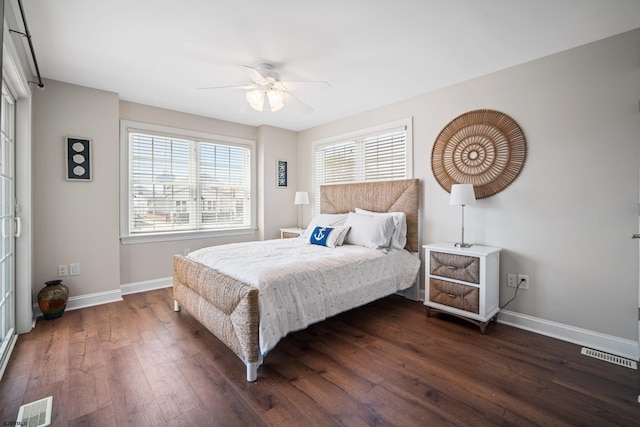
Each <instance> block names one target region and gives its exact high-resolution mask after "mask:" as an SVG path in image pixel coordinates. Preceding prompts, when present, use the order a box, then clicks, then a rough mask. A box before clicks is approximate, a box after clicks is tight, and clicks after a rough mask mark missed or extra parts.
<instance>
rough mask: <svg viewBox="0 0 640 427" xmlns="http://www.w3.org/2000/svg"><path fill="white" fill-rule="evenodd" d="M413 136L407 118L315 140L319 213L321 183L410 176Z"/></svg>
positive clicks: (315, 174) (316, 196)
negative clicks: (335, 136)
mask: <svg viewBox="0 0 640 427" xmlns="http://www.w3.org/2000/svg"><path fill="white" fill-rule="evenodd" d="M412 139H413V138H412V129H411V119H406V120H402V121H400V122H394V123H389V124H386V125H383V126H379V127H376V128H371V129H366V130H363V131H360V132H356V133H353V134H349V135H343V136H340V137H337V138H332V139H331V140H325V141H319V142H316V143H315V144H314V148H313V155H314V161H313V164H314V168H315V172H314V178H315V209H316V212H317V213H319V212H320V186H321V185H324V184H343V183H349V182H364V181H388V180H394V179H408V178H411V177H412V176H413V170H412V164H413V160H412V156H411V147H412Z"/></svg>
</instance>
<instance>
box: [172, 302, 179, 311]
mask: <svg viewBox="0 0 640 427" xmlns="http://www.w3.org/2000/svg"><path fill="white" fill-rule="evenodd" d="M180 310H181V307H180V304H178V301H176V300H173V311H180Z"/></svg>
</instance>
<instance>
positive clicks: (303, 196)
mask: <svg viewBox="0 0 640 427" xmlns="http://www.w3.org/2000/svg"><path fill="white" fill-rule="evenodd" d="M293 204H294V205H308V204H309V193H307V192H306V191H296V198H295V200H294V201H293Z"/></svg>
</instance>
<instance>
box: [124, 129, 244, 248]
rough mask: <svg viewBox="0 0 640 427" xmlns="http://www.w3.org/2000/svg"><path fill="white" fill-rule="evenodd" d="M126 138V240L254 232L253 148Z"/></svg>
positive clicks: (141, 135)
mask: <svg viewBox="0 0 640 427" xmlns="http://www.w3.org/2000/svg"><path fill="white" fill-rule="evenodd" d="M127 133H128V141H129V144H128V152H129V159H128V166H129V167H128V203H127V204H128V212H127V219H126V220H127V223H128V230H125V232H124V234H125V235H129V236H135V235H149V234H163V233H176V232H186V231H215V230H236V229H246V228H250V227H252V224H253V218H252V212H253V207H252V205H253V197H252V194H253V189H252V173H251V165H252V158H251V157H252V152H253V147H252V146H244V145H242V144H229V143H225V142H212V141H202V140H198V139H193V138H188V137H186V138H183V137H175V136H169V135H162V134H155V133H152V132H144V131H138V130H132V129H130V130H128V132H127Z"/></svg>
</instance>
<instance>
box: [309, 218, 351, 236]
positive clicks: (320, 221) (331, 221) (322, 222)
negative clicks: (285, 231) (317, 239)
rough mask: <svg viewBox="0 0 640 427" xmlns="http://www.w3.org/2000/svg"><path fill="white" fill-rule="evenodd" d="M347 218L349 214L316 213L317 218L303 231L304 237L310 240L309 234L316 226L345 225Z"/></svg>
mask: <svg viewBox="0 0 640 427" xmlns="http://www.w3.org/2000/svg"><path fill="white" fill-rule="evenodd" d="M346 220H347V214H320V215H316V217H315V218H313V219H312V220H311V222H310V223H309V226H308V227H307V228H306V230H304V233H302V236H300V237H302V238H304V239H307V240H309V234H311V232H312V231H313V230H315V228H316V227H318V226H320V227H336V226H340V225H344V222H345V221H346Z"/></svg>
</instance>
